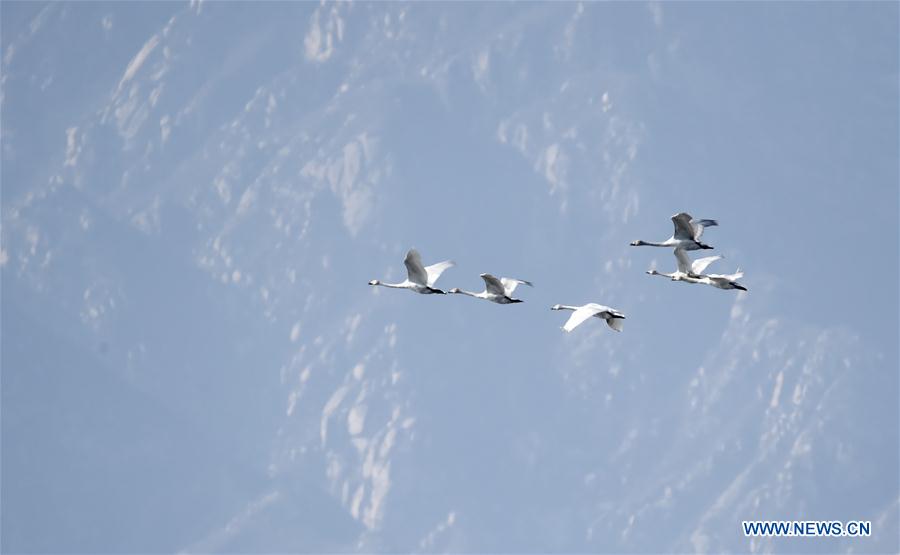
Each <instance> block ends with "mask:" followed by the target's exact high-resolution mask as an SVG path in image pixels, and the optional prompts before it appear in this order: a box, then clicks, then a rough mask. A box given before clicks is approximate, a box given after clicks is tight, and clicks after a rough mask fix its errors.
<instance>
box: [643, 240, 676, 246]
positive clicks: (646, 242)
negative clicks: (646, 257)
mask: <svg viewBox="0 0 900 555" xmlns="http://www.w3.org/2000/svg"><path fill="white" fill-rule="evenodd" d="M638 246H639V247H671V246H672V245H667V244H666V243H654V242H653V241H640V242H639V243H638Z"/></svg>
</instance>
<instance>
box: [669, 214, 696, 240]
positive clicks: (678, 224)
mask: <svg viewBox="0 0 900 555" xmlns="http://www.w3.org/2000/svg"><path fill="white" fill-rule="evenodd" d="M672 223H673V224H675V234H674V235H673V237H675V238H676V239H679V240H681V241H690V240H693V239H694V228H693V226H691V215H690V214H688V213H687V212H679V213H678V214H675V215H674V216H672Z"/></svg>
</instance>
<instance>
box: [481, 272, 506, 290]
mask: <svg viewBox="0 0 900 555" xmlns="http://www.w3.org/2000/svg"><path fill="white" fill-rule="evenodd" d="M481 279H483V280H484V288H485V289H487V292H488V293H490V294H491V295H506V290H505V289H504V288H503V283H501V282H500V280H499V279H497V278H495V277H494V276H492V275H491V274H481Z"/></svg>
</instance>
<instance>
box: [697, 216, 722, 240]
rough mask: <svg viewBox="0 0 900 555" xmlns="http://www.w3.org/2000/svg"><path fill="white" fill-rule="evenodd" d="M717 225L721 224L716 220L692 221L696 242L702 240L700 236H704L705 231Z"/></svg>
mask: <svg viewBox="0 0 900 555" xmlns="http://www.w3.org/2000/svg"><path fill="white" fill-rule="evenodd" d="M716 225H719V222H717V221H716V220H692V221H691V228H692V229H693V230H694V240H699V239H700V236H701V235H703V230H704V229H706V228H707V227H713V226H716Z"/></svg>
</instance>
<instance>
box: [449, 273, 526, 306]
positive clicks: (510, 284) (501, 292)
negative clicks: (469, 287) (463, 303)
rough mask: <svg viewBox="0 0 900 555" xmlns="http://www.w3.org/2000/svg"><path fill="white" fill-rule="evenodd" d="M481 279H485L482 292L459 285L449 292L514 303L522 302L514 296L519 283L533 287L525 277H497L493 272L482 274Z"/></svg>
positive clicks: (502, 302)
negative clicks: (465, 289)
mask: <svg viewBox="0 0 900 555" xmlns="http://www.w3.org/2000/svg"><path fill="white" fill-rule="evenodd" d="M481 279H483V280H484V291H482V292H481V293H474V292H472V291H464V290H462V289H460V288H458V287H454V288H453V289H451V290H449V291H447V292H448V293H459V294H461V295H468V296H470V297H475V298H477V299H484V300H486V301H491V302H492V303H497V304H512V303H521V302H522V300H521V299H514V298H512V294H513V291H515V290H516V287H518V286H519V285H527V286H529V287H533V285H532V284H531V282H530V281H525V280H524V279H513V278H505V277H504V278H499V279H497V278H495V277H494V276H492V275H491V274H481Z"/></svg>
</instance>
